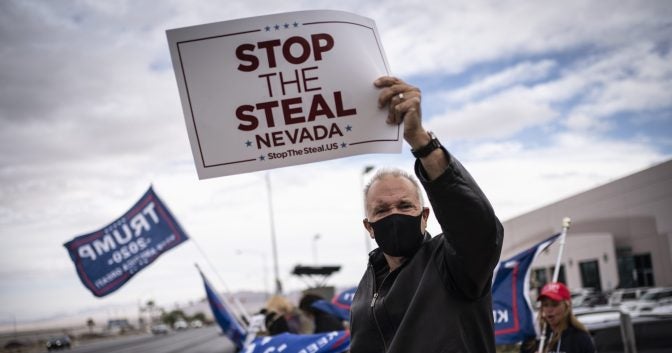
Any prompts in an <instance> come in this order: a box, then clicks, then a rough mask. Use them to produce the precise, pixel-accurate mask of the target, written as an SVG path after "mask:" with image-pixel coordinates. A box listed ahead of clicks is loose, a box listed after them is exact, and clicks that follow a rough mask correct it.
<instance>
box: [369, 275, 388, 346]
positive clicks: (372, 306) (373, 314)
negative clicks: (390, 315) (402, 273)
mask: <svg viewBox="0 0 672 353" xmlns="http://www.w3.org/2000/svg"><path fill="white" fill-rule="evenodd" d="M389 276H390V274H389V272H388V274H387V276H385V278H383V281H382V282H381V283H380V288H383V284H385V281H386V280H387V277H389ZM373 278H374V282H375V278H376V277H375V271H374V277H373ZM374 288H375V283H374ZM380 288H378V289H380ZM377 299H378V291H376V292H374V293H373V298H371V316H373V322H374V323H375V324H376V329H378V334H379V335H380V339H381V340H382V341H383V347H384V349H385V352H387V343H386V342H385V336H384V335H383V331H382V330H381V329H380V324H378V318H376V311H375V310H374V307H375V306H376V300H377Z"/></svg>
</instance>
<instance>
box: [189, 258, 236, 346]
mask: <svg viewBox="0 0 672 353" xmlns="http://www.w3.org/2000/svg"><path fill="white" fill-rule="evenodd" d="M198 271H199V273H200V274H201V277H202V278H203V285H205V293H206V295H207V296H208V303H209V304H210V309H211V310H212V316H214V317H215V321H217V324H218V325H219V327H220V328H221V329H222V333H223V334H224V335H225V336H226V337H228V338H229V339H230V340H231V342H233V344H234V345H235V346H236V348H237V350H239V349H241V348H243V341H244V340H245V336H246V335H247V331H246V330H245V329H244V328H243V327H242V326H241V325H240V324H239V323H238V321H237V320H236V318H235V317H234V316H233V315H232V314H231V312H230V311H229V310H228V309H227V308H226V307H225V306H224V302H222V299H221V298H220V297H219V295H218V294H217V292H215V291H214V290H212V287H210V283H209V282H208V279H207V278H205V275H204V274H203V272H201V270H198Z"/></svg>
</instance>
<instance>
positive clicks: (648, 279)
mask: <svg viewBox="0 0 672 353" xmlns="http://www.w3.org/2000/svg"><path fill="white" fill-rule="evenodd" d="M633 259H634V261H635V272H634V274H635V281H637V286H639V287H653V286H655V285H656V284H655V281H654V280H653V266H651V254H642V255H635V256H633Z"/></svg>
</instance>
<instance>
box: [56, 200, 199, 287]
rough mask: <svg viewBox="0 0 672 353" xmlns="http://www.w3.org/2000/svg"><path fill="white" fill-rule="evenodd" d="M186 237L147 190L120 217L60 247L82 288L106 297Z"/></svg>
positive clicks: (175, 221) (158, 201) (159, 201)
mask: <svg viewBox="0 0 672 353" xmlns="http://www.w3.org/2000/svg"><path fill="white" fill-rule="evenodd" d="M187 239H188V237H187V234H186V233H185V232H184V231H183V230H182V227H180V225H179V224H178V223H177V220H176V219H175V217H173V215H172V214H171V213H170V211H169V210H168V208H166V206H165V205H164V204H163V202H161V200H160V199H159V197H158V196H157V195H156V193H154V190H153V189H152V188H151V187H150V188H149V189H148V190H147V192H146V193H145V195H143V196H142V198H141V199H140V200H139V201H138V202H137V203H136V204H135V205H133V207H131V209H130V210H128V212H126V213H125V214H124V215H123V216H121V217H120V218H118V219H116V220H115V221H114V222H112V223H110V224H109V225H107V226H105V227H104V228H102V229H99V230H97V231H95V232H93V233H89V234H84V235H80V236H78V237H76V238H74V239H72V240H71V241H69V242H67V243H65V244H63V245H64V246H65V248H66V249H68V253H69V254H70V258H71V259H72V261H73V262H74V264H75V269H76V270H77V275H79V279H80V280H81V281H82V283H83V284H84V286H85V287H86V288H88V289H89V290H90V291H91V293H93V295H95V296H96V297H102V296H105V295H108V294H110V293H112V292H114V291H115V290H117V289H119V288H120V287H121V286H123V285H124V284H125V283H126V282H128V280H130V279H131V278H132V277H133V276H135V275H136V274H137V273H138V272H140V271H141V270H142V269H143V268H145V267H147V266H149V265H150V264H151V263H152V262H154V260H156V259H157V258H158V257H159V256H160V255H161V254H163V253H164V252H166V251H168V250H170V249H172V248H174V247H175V246H177V245H179V244H181V243H182V242H183V241H185V240H187Z"/></svg>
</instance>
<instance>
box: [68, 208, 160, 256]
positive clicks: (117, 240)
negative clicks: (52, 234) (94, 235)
mask: <svg viewBox="0 0 672 353" xmlns="http://www.w3.org/2000/svg"><path fill="white" fill-rule="evenodd" d="M145 216H148V217H149V218H151V220H152V222H154V224H158V223H159V217H158V216H157V215H156V212H155V211H154V202H150V203H149V204H148V205H147V206H145V208H143V209H142V211H141V212H140V213H138V214H136V215H135V216H133V218H131V221H130V222H128V223H123V224H122V225H121V229H122V230H123V234H122V233H121V232H119V229H114V230H112V234H109V233H107V234H105V235H104V236H103V237H101V238H99V239H96V240H94V241H93V242H91V243H89V244H84V245H81V246H80V247H79V248H78V249H77V253H78V254H79V256H80V257H82V258H88V259H91V260H92V261H95V260H96V258H98V256H101V255H103V254H106V253H108V252H110V251H112V250H114V249H116V248H117V246H121V245H124V244H126V243H128V242H130V241H131V240H133V238H134V237H139V236H140V234H142V232H147V231H149V230H150V229H152V226H151V224H150V223H149V221H148V220H147V217H145Z"/></svg>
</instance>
